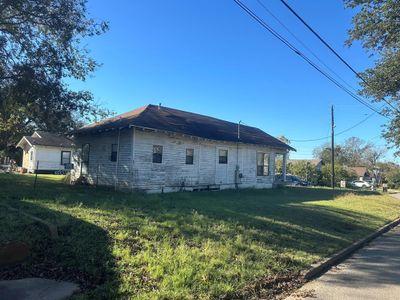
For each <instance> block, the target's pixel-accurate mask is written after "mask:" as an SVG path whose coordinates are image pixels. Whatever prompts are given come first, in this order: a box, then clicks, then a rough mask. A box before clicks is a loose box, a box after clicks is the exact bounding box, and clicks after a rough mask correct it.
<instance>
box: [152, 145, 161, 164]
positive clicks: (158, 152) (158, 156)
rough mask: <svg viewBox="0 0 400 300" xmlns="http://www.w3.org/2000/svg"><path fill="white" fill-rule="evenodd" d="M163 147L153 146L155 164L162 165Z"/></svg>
mask: <svg viewBox="0 0 400 300" xmlns="http://www.w3.org/2000/svg"><path fill="white" fill-rule="evenodd" d="M162 154H163V146H159V145H154V146H153V163H156V164H161V163H162Z"/></svg>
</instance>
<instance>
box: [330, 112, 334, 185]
mask: <svg viewBox="0 0 400 300" xmlns="http://www.w3.org/2000/svg"><path fill="white" fill-rule="evenodd" d="M331 125H332V138H331V143H332V145H331V165H332V168H331V186H332V190H334V189H335V118H334V111H333V105H332V107H331Z"/></svg>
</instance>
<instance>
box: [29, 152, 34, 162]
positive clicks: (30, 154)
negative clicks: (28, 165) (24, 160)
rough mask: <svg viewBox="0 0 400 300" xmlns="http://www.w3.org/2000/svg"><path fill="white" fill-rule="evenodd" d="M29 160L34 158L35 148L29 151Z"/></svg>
mask: <svg viewBox="0 0 400 300" xmlns="http://www.w3.org/2000/svg"><path fill="white" fill-rule="evenodd" d="M29 160H30V161H32V160H33V150H31V152H29Z"/></svg>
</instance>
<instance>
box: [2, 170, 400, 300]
mask: <svg viewBox="0 0 400 300" xmlns="http://www.w3.org/2000/svg"><path fill="white" fill-rule="evenodd" d="M32 185H33V177H32V176H26V175H8V174H3V175H0V201H1V202H4V203H7V204H9V205H11V206H13V207H16V208H21V209H23V210H24V211H26V212H29V213H31V214H34V215H36V216H38V217H41V218H43V219H45V220H48V221H50V222H53V223H54V224H56V225H57V226H58V229H59V236H60V237H59V238H58V239H57V240H52V239H51V238H50V236H49V234H48V233H47V232H46V229H45V228H42V226H41V225H40V224H37V223H35V222H33V221H30V220H28V219H26V218H24V217H23V216H22V215H20V214H18V213H16V212H10V211H6V210H5V209H3V208H1V210H0V244H5V243H8V242H10V241H15V240H19V241H25V242H27V243H28V244H29V245H30V246H31V249H32V254H31V257H30V258H29V259H28V260H27V261H25V262H24V263H22V264H20V265H18V266H9V267H6V268H3V269H2V270H1V272H0V279H7V278H22V277H33V276H38V277H46V278H56V279H65V280H70V281H73V282H76V283H79V284H80V286H81V288H82V293H81V294H79V295H76V296H75V298H76V299H102V298H107V299H115V298H119V299H154V298H161V299H212V298H224V297H225V298H246V299H247V298H252V297H253V298H256V297H264V298H270V297H272V296H273V295H274V294H275V293H276V292H279V291H276V289H282V287H281V286H280V287H277V286H276V285H274V282H272V283H271V281H270V279H271V278H277V277H279V278H287V280H288V281H290V280H292V279H293V278H295V275H294V274H297V273H298V272H299V271H300V270H303V269H305V268H306V267H308V266H309V265H310V264H312V263H314V262H316V261H318V260H321V259H322V258H324V257H326V256H329V255H330V254H333V253H334V252H336V251H338V250H340V249H342V248H344V247H346V246H348V245H350V244H351V243H352V242H354V241H356V240H358V239H360V238H362V237H364V236H365V235H367V234H369V233H371V232H372V231H374V230H376V229H377V228H379V227H381V226H382V225H384V224H385V223H388V222H390V221H392V220H393V219H395V218H396V217H398V215H399V210H400V201H399V200H397V199H394V198H392V197H391V196H388V195H381V194H379V193H371V192H349V191H338V192H337V193H338V195H337V197H336V199H335V200H331V195H332V194H331V191H330V190H329V189H324V188H283V189H271V190H252V189H248V190H239V191H235V190H226V191H219V192H200V193H171V194H153V195H146V194H141V193H122V192H114V191H110V190H107V189H102V188H99V189H95V188H93V187H85V186H68V185H65V184H63V183H62V177H60V176H52V175H41V176H39V180H38V186H37V189H36V191H34V190H33V187H32Z"/></svg>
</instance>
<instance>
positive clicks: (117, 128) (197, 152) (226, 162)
mask: <svg viewBox="0 0 400 300" xmlns="http://www.w3.org/2000/svg"><path fill="white" fill-rule="evenodd" d="M73 139H74V141H75V143H76V145H77V146H78V149H77V152H76V155H74V166H75V168H74V170H73V172H72V178H73V179H74V180H77V179H78V178H82V179H83V180H85V181H87V182H88V183H90V184H99V185H109V186H115V187H119V188H128V189H139V190H145V191H151V192H161V191H179V190H198V189H224V188H233V187H256V188H270V187H272V186H273V183H274V177H275V176H274V175H275V174H274V173H275V160H276V156H277V155H283V157H284V158H283V173H285V172H286V157H287V153H288V151H290V150H294V149H293V148H292V147H290V146H288V145H287V144H285V143H283V142H281V141H280V140H278V139H276V138H274V137H272V136H271V135H269V134H267V133H265V132H264V131H262V130H260V129H258V128H255V127H250V126H245V125H243V124H238V123H232V122H227V121H224V120H220V119H216V118H213V117H209V116H204V115H199V114H195V113H191V112H185V111H181V110H177V109H173V108H168V107H164V106H159V105H158V106H157V105H147V106H144V107H141V108H138V109H135V110H133V111H130V112H127V113H124V114H122V115H119V116H116V117H113V118H110V119H107V120H104V121H101V122H98V123H94V124H90V125H87V126H84V127H82V128H81V129H79V130H77V131H76V132H75V133H74V134H73Z"/></svg>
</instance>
